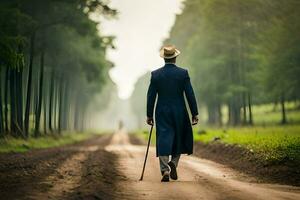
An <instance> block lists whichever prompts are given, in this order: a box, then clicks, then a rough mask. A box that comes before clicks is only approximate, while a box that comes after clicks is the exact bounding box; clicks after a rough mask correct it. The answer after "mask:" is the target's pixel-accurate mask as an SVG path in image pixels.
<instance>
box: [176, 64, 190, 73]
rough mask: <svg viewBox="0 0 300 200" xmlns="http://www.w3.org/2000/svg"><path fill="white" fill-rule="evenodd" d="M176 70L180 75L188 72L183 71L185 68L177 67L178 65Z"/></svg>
mask: <svg viewBox="0 0 300 200" xmlns="http://www.w3.org/2000/svg"><path fill="white" fill-rule="evenodd" d="M176 69H177V70H178V71H179V72H181V73H186V72H187V71H188V70H187V69H185V68H183V67H180V66H178V65H176Z"/></svg>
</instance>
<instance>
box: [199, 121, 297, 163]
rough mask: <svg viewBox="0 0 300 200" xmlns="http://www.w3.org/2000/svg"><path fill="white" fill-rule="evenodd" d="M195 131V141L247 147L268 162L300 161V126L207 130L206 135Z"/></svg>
mask: <svg viewBox="0 0 300 200" xmlns="http://www.w3.org/2000/svg"><path fill="white" fill-rule="evenodd" d="M197 132H198V131H197V130H196V131H195V134H194V139H195V141H202V142H204V143H209V142H211V141H213V140H214V138H216V137H218V138H220V140H221V142H223V143H225V144H236V145H240V146H242V147H246V148H248V149H250V150H251V151H253V152H254V153H255V152H256V153H260V154H261V155H263V156H264V158H265V160H267V161H283V160H296V161H300V125H294V126H293V125H289V126H272V127H240V128H228V129H217V128H207V129H205V133H203V134H198V133H197Z"/></svg>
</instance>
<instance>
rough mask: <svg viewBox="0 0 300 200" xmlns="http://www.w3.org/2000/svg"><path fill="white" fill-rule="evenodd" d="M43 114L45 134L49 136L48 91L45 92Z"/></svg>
mask: <svg viewBox="0 0 300 200" xmlns="http://www.w3.org/2000/svg"><path fill="white" fill-rule="evenodd" d="M43 102H44V103H43V108H44V109H43V111H44V112H43V113H44V117H43V118H44V133H45V134H47V94H46V89H45V92H44V101H43Z"/></svg>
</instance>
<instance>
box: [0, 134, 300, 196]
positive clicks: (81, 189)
mask: <svg viewBox="0 0 300 200" xmlns="http://www.w3.org/2000/svg"><path fill="white" fill-rule="evenodd" d="M135 139H136V138H135ZM130 141H132V138H131V140H129V136H128V135H127V134H126V133H125V132H124V131H120V132H117V133H115V134H114V135H105V136H98V137H95V138H92V139H90V140H87V141H84V142H80V143H78V144H75V145H68V146H65V147H59V148H51V149H45V150H36V151H32V152H28V153H25V154H0V199H38V200H43V199H84V200H85V199H103V200H111V199H112V200H113V199H134V200H140V199H151V200H152V199H155V200H157V199H158V200H159V199H204V200H210V199H216V200H219V199H220V200H223V199H224V200H234V199H249V200H255V199H268V200H272V199H300V189H299V188H297V187H290V186H280V185H271V184H269V185H266V184H264V185H263V184H255V183H251V182H249V180H250V179H249V178H248V177H245V176H244V175H241V174H238V173H237V172H235V171H233V170H231V169H229V168H227V167H225V166H223V165H220V164H216V163H215V162H212V161H208V160H205V159H199V158H196V157H193V156H183V157H182V159H181V161H180V164H179V169H178V173H179V180H178V181H171V182H169V183H161V182H160V178H161V177H160V172H159V168H158V160H157V158H156V157H155V149H154V148H153V147H151V149H150V154H149V158H148V163H147V167H146V171H145V176H144V181H142V182H140V181H138V179H139V177H140V173H141V169H142V165H143V159H144V154H145V150H146V147H145V145H132V144H131V143H130Z"/></svg>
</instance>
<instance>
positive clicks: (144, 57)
mask: <svg viewBox="0 0 300 200" xmlns="http://www.w3.org/2000/svg"><path fill="white" fill-rule="evenodd" d="M181 2H182V1H181V0H111V3H110V5H111V7H113V8H115V9H117V10H118V11H119V15H118V19H116V20H104V21H103V20H102V25H101V32H102V35H103V34H104V35H115V36H116V40H115V45H116V47H117V49H116V50H109V51H108V59H109V60H111V61H112V62H114V64H115V67H114V68H112V69H111V71H110V77H111V78H112V80H113V81H114V82H115V83H116V84H117V86H118V95H119V97H120V98H122V99H126V98H128V97H130V95H131V93H132V92H133V89H134V84H135V82H136V81H137V79H138V78H139V77H140V76H142V75H143V74H145V73H146V72H147V71H149V70H153V69H156V68H158V67H161V66H162V65H163V60H162V59H161V58H160V57H159V53H158V51H159V49H160V47H161V44H162V41H163V39H165V38H166V37H167V36H168V34H169V30H170V28H171V27H172V25H173V23H174V22H175V15H176V14H177V13H180V10H181V8H182V5H181ZM145 92H146V91H145Z"/></svg>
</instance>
